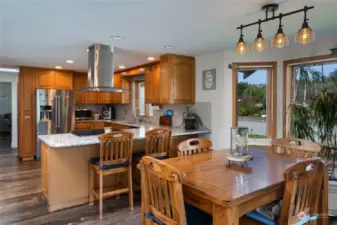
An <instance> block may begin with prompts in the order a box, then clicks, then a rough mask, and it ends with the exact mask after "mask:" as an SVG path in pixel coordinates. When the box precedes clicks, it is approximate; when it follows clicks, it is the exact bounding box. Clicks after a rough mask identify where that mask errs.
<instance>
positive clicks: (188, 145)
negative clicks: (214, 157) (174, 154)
mask: <svg viewBox="0 0 337 225" xmlns="http://www.w3.org/2000/svg"><path fill="white" fill-rule="evenodd" d="M209 151H212V141H211V140H209V139H206V138H190V139H187V140H185V141H182V142H180V143H179V144H178V156H186V155H193V154H199V153H202V152H209Z"/></svg>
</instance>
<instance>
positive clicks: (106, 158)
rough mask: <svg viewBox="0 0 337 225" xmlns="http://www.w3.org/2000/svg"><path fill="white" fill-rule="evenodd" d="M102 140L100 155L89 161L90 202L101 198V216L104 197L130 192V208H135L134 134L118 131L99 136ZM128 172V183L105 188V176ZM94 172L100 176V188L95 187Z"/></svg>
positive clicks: (100, 216) (100, 214)
mask: <svg viewBox="0 0 337 225" xmlns="http://www.w3.org/2000/svg"><path fill="white" fill-rule="evenodd" d="M99 140H100V141H101V145H100V153H99V157H95V158H92V159H91V161H90V162H89V204H90V205H93V202H94V199H99V218H100V219H102V214H103V198H106V197H111V196H116V195H120V194H123V193H128V194H129V205H130V209H131V210H132V209H133V188H132V160H131V159H132V146H133V134H132V133H129V132H125V131H116V132H111V133H107V134H103V135H101V136H99ZM120 173H128V182H127V183H128V184H127V185H126V187H125V185H124V186H123V185H122V184H117V185H115V186H114V187H112V188H109V189H106V190H103V177H104V176H107V175H112V174H115V175H116V180H117V181H118V182H119V179H118V175H119V174H120ZM94 174H96V175H98V176H99V189H98V190H95V189H94Z"/></svg>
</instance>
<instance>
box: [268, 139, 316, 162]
mask: <svg viewBox="0 0 337 225" xmlns="http://www.w3.org/2000/svg"><path fill="white" fill-rule="evenodd" d="M272 147H273V150H274V152H275V153H278V154H285V155H289V156H294V157H300V158H312V157H316V156H318V154H319V153H320V151H321V146H320V145H319V144H316V143H314V142H311V141H308V140H303V139H298V138H279V139H273V140H272Z"/></svg>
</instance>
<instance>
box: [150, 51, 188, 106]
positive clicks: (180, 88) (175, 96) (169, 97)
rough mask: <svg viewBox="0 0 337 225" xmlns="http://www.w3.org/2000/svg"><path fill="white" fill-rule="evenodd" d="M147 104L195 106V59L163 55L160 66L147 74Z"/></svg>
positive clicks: (155, 66)
mask: <svg viewBox="0 0 337 225" xmlns="http://www.w3.org/2000/svg"><path fill="white" fill-rule="evenodd" d="M145 102H146V103H152V104H194V103H195V60H194V58H193V57H188V56H180V55H173V54H168V55H162V56H161V57H160V65H153V66H152V68H151V69H149V70H147V72H146V73H145Z"/></svg>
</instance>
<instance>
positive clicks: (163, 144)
mask: <svg viewBox="0 0 337 225" xmlns="http://www.w3.org/2000/svg"><path fill="white" fill-rule="evenodd" d="M171 141H172V140H171V130H170V129H163V128H157V129H153V130H150V131H147V132H146V142H145V151H144V152H136V153H134V154H133V155H134V156H135V157H136V158H138V159H141V158H142V157H143V156H145V155H146V156H152V157H154V158H157V159H166V158H169V157H170V150H171Z"/></svg>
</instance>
